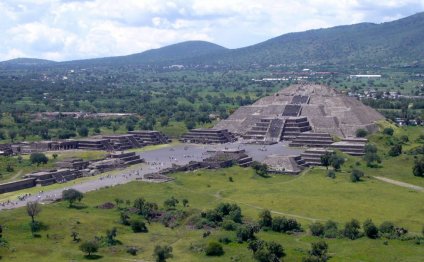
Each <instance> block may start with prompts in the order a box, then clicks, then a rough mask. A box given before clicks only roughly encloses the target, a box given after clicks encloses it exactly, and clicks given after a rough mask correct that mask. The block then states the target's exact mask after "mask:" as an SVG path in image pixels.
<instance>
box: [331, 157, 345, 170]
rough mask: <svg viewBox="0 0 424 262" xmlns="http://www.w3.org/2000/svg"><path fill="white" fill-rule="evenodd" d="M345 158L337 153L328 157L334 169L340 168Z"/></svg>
mask: <svg viewBox="0 0 424 262" xmlns="http://www.w3.org/2000/svg"><path fill="white" fill-rule="evenodd" d="M344 162H345V159H344V158H343V157H341V156H339V155H337V154H335V153H334V154H332V155H331V158H330V164H331V166H332V167H333V168H334V170H340V168H341V166H342V165H343V164H344Z"/></svg>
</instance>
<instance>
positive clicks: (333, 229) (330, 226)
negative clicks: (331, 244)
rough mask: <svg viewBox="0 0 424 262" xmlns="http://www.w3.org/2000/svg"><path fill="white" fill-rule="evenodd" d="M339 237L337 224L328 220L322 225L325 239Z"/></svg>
mask: <svg viewBox="0 0 424 262" xmlns="http://www.w3.org/2000/svg"><path fill="white" fill-rule="evenodd" d="M338 235H339V230H338V227H337V223H336V222H334V221H332V220H328V221H327V222H325V225H324V237H326V238H336V237H337V236H338Z"/></svg>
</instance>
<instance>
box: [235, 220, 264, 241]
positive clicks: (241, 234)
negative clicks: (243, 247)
mask: <svg viewBox="0 0 424 262" xmlns="http://www.w3.org/2000/svg"><path fill="white" fill-rule="evenodd" d="M258 232H259V226H257V225H254V224H248V225H242V226H240V227H239V228H238V229H237V233H236V235H237V240H238V242H240V243H242V242H244V241H247V240H253V239H255V233H258Z"/></svg>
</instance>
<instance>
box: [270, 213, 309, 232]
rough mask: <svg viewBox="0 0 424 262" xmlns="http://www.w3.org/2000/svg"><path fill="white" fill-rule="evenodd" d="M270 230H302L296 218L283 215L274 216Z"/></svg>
mask: <svg viewBox="0 0 424 262" xmlns="http://www.w3.org/2000/svg"><path fill="white" fill-rule="evenodd" d="M271 228H272V230H273V231H275V232H282V233H286V232H289V231H293V232H299V231H302V228H301V225H300V223H299V222H297V221H296V219H293V218H289V219H287V218H285V217H276V218H274V219H273V220H272V227H271Z"/></svg>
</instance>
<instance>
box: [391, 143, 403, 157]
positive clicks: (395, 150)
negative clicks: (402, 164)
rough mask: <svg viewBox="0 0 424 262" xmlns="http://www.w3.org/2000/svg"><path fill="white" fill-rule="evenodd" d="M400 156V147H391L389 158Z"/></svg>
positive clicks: (399, 145)
mask: <svg viewBox="0 0 424 262" xmlns="http://www.w3.org/2000/svg"><path fill="white" fill-rule="evenodd" d="M400 154H402V145H401V144H396V145H394V146H392V147H391V148H390V150H389V156H392V157H395V156H399V155H400Z"/></svg>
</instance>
